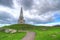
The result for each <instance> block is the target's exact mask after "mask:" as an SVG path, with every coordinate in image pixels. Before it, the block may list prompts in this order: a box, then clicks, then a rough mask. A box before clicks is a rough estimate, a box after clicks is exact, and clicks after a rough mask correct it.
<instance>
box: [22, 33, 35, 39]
mask: <svg viewBox="0 0 60 40" xmlns="http://www.w3.org/2000/svg"><path fill="white" fill-rule="evenodd" d="M34 38H35V32H27V34H26V36H25V37H24V38H23V39H22V40H34Z"/></svg>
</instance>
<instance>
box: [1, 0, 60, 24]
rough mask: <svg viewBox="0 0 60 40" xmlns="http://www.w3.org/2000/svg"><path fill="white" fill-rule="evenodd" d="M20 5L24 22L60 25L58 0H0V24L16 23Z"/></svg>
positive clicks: (59, 0)
mask: <svg viewBox="0 0 60 40" xmlns="http://www.w3.org/2000/svg"><path fill="white" fill-rule="evenodd" d="M21 7H22V8H23V15H24V20H25V23H26V24H34V25H35V24H36V25H60V0H0V25H2V24H4V25H5V24H17V23H18V19H19V15H20V9H21Z"/></svg>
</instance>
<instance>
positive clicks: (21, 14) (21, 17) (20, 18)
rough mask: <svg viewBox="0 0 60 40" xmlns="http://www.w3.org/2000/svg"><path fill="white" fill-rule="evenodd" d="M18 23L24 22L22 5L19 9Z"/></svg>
mask: <svg viewBox="0 0 60 40" xmlns="http://www.w3.org/2000/svg"><path fill="white" fill-rule="evenodd" d="M18 24H25V20H24V16H23V9H22V7H21V11H20V16H19V20H18Z"/></svg>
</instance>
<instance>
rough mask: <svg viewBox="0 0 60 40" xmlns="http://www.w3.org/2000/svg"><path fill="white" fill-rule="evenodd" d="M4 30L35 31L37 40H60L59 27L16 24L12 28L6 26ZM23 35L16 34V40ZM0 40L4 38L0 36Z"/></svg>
mask: <svg viewBox="0 0 60 40" xmlns="http://www.w3.org/2000/svg"><path fill="white" fill-rule="evenodd" d="M3 28H11V29H17V30H30V31H34V32H35V33H36V37H35V40H60V27H59V26H53V27H48V26H34V25H29V24H14V25H10V26H4V27H3ZM4 34H5V33H2V36H3V35H4ZM21 34H22V35H23V34H24V33H21ZM21 34H19V33H18V35H17V34H16V35H15V36H18V37H16V39H18V38H19V36H20V35H21ZM0 35H1V33H0ZM6 35H8V34H6ZM9 35H10V34H9ZM22 35H21V37H22ZM12 37H13V36H12ZM21 37H20V38H21ZM0 38H3V37H1V36H0ZM6 39H7V37H6ZM18 40H19V39H18Z"/></svg>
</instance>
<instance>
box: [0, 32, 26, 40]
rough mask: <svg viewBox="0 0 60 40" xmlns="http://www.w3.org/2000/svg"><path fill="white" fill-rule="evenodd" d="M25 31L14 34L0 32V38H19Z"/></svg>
mask: <svg viewBox="0 0 60 40" xmlns="http://www.w3.org/2000/svg"><path fill="white" fill-rule="evenodd" d="M25 34H26V33H24V32H21V33H15V34H7V33H4V32H0V40H21V39H22V38H23V37H24V36H25Z"/></svg>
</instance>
